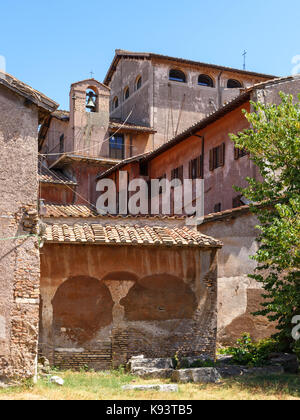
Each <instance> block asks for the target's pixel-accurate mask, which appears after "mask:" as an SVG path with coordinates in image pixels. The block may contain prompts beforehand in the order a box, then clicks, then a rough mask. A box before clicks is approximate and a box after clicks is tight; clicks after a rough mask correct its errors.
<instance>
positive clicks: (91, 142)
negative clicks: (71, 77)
mask: <svg viewBox="0 0 300 420" xmlns="http://www.w3.org/2000/svg"><path fill="white" fill-rule="evenodd" d="M109 99H110V89H109V88H108V87H107V86H105V85H103V84H102V83H100V82H98V81H97V80H95V79H87V80H82V81H80V82H77V83H73V84H72V85H71V90H70V125H69V133H68V138H69V139H70V140H71V141H70V143H69V145H68V149H69V150H70V151H72V152H73V153H72V154H75V155H77V156H87V157H97V158H99V157H108V154H109V142H108V141H107V138H108V136H109V135H108V126H109Z"/></svg>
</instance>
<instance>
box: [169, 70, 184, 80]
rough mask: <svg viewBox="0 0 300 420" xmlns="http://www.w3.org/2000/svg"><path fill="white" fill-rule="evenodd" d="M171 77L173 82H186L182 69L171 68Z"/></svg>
mask: <svg viewBox="0 0 300 420" xmlns="http://www.w3.org/2000/svg"><path fill="white" fill-rule="evenodd" d="M169 79H170V80H172V81H173V82H181V83H186V76H185V74H184V73H183V71H181V70H174V69H173V70H171V71H170V74H169Z"/></svg>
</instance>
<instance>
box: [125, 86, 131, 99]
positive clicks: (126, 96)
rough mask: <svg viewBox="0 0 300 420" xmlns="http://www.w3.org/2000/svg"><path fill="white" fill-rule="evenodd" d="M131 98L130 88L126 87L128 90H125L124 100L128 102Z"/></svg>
mask: <svg viewBox="0 0 300 420" xmlns="http://www.w3.org/2000/svg"><path fill="white" fill-rule="evenodd" d="M129 96H130V90H129V87H128V86H126V88H125V89H124V100H125V101H126V99H128V98H129Z"/></svg>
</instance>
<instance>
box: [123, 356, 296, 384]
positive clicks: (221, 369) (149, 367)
mask: <svg viewBox="0 0 300 420" xmlns="http://www.w3.org/2000/svg"><path fill="white" fill-rule="evenodd" d="M199 361H201V362H210V363H211V364H212V365H214V360H212V359H211V358H210V357H209V356H205V355H200V356H196V357H186V358H185V359H184V362H185V367H186V368H184V369H177V370H176V369H175V366H174V362H173V360H172V359H171V358H160V359H147V358H145V357H144V356H138V357H133V358H131V359H130V360H129V362H128V369H129V370H130V372H131V373H132V374H133V375H135V376H139V377H141V378H144V379H171V380H172V381H173V382H176V383H190V382H191V383H193V382H194V383H217V382H219V381H221V380H222V379H226V378H234V377H240V376H258V375H282V374H284V373H298V370H299V363H298V359H297V357H296V356H294V355H291V354H273V355H270V357H269V362H268V364H267V365H266V366H263V367H248V366H238V365H234V364H232V357H231V356H219V357H218V358H217V363H216V364H215V366H214V367H193V365H194V364H195V362H199Z"/></svg>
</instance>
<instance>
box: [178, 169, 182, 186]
mask: <svg viewBox="0 0 300 420" xmlns="http://www.w3.org/2000/svg"><path fill="white" fill-rule="evenodd" d="M178 179H180V181H181V182H182V183H183V166H180V167H179V168H178Z"/></svg>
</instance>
